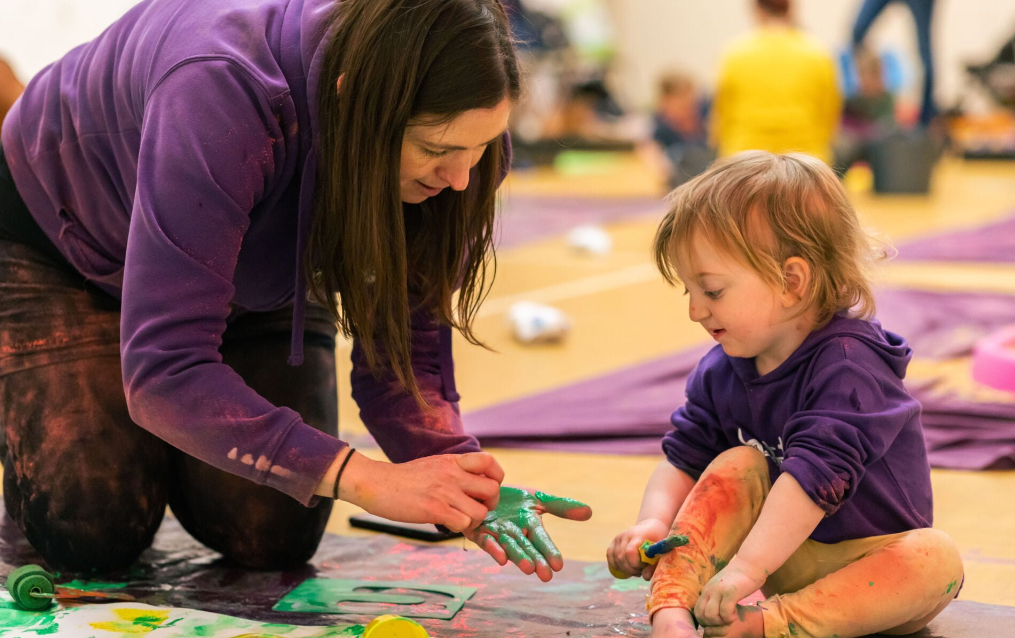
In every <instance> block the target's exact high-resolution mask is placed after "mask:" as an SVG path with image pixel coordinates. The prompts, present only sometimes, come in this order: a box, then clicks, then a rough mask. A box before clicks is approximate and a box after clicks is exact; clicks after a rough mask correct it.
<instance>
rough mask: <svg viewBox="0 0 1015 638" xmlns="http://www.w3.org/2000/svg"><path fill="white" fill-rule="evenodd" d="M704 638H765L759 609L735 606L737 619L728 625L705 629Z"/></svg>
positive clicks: (754, 606)
mask: <svg viewBox="0 0 1015 638" xmlns="http://www.w3.org/2000/svg"><path fill="white" fill-rule="evenodd" d="M705 638H765V622H764V618H763V617H762V615H761V607H758V606H757V605H750V606H744V605H737V619H736V620H734V621H733V622H731V623H730V624H728V625H719V626H716V627H705Z"/></svg>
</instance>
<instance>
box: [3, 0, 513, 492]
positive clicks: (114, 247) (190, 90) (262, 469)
mask: <svg viewBox="0 0 1015 638" xmlns="http://www.w3.org/2000/svg"><path fill="white" fill-rule="evenodd" d="M334 4H335V3H334V0H216V1H215V2H206V1H205V0H144V1H143V2H140V3H139V4H137V5H136V6H134V7H133V8H132V9H130V10H129V11H128V12H127V13H126V14H125V15H124V16H123V17H122V18H121V19H120V20H118V21H117V22H116V23H114V24H113V25H112V26H111V27H109V28H108V29H107V30H106V31H105V32H103V33H102V34H101V35H100V36H99V37H98V38H96V39H95V40H93V41H92V42H89V43H86V44H83V45H81V46H79V47H77V48H75V49H73V50H71V51H70V52H69V53H67V55H65V56H64V57H63V58H62V59H61V60H59V61H57V62H56V63H54V64H52V65H50V66H49V67H47V68H46V69H44V70H43V71H42V72H40V73H39V74H38V75H37V76H36V77H35V78H33V79H32V80H31V82H29V84H28V87H27V88H26V90H25V92H24V95H23V96H22V97H21V99H20V100H19V101H18V103H17V104H16V105H15V106H14V108H13V109H12V110H11V111H10V113H9V114H8V116H7V120H6V121H5V123H4V127H3V147H4V151H5V154H6V157H7V160H8V163H9V165H10V170H11V174H12V176H13V178H14V182H15V184H16V185H17V188H18V192H19V193H20V194H21V196H22V198H23V199H24V201H25V203H26V204H27V207H28V209H29V211H30V212H31V213H32V216H33V218H34V219H35V220H36V222H37V223H38V224H39V226H40V227H41V228H42V230H43V231H44V232H45V233H46V235H47V236H48V237H49V238H50V239H51V240H52V241H53V243H54V244H55V245H56V246H57V248H59V250H60V251H61V253H62V254H64V255H65V256H66V257H67V259H68V261H69V262H70V263H71V264H72V265H73V266H74V267H75V268H76V269H77V270H79V271H80V272H81V273H82V274H83V275H84V276H85V277H87V278H88V279H89V280H91V281H93V282H94V283H95V284H96V285H98V286H100V287H101V288H103V289H104V290H106V291H107V292H109V293H111V294H113V295H115V296H118V297H121V298H122V320H121V326H122V331H121V333H122V334H121V359H122V368H123V381H124V392H125V395H126V398H127V402H128V407H129V409H130V414H131V417H132V418H133V419H134V421H135V422H137V423H138V424H139V425H141V426H142V427H144V428H145V429H147V430H150V431H151V432H153V433H154V434H156V435H157V436H159V437H160V438H162V439H164V440H166V441H167V442H169V443H170V444H172V445H173V446H175V447H177V448H179V449H181V450H183V451H184V452H186V453H188V454H190V455H192V456H195V457H197V458H199V459H201V460H203V461H206V462H208V463H210V464H212V465H214V466H215V467H218V468H220V469H222V470H225V471H228V472H232V473H234V474H237V475H239V476H242V477H244V478H247V479H249V480H252V481H255V482H257V483H259V484H265V485H270V486H272V487H274V488H277V489H279V490H281V491H282V492H285V493H287V494H289V495H291V496H293V497H294V498H296V499H297V500H299V501H300V502H302V503H304V504H313V503H314V502H315V501H316V497H314V496H313V491H314V489H315V487H316V486H317V484H318V483H319V482H320V479H321V477H322V476H323V475H324V473H325V471H326V470H327V468H328V466H329V465H330V464H331V462H332V461H333V460H334V458H335V456H336V455H337V454H338V452H339V451H340V450H341V449H342V448H343V447H344V445H345V444H344V443H343V442H341V441H339V440H337V439H335V438H334V437H331V436H327V435H325V434H322V433H321V432H319V431H317V430H315V429H314V428H312V427H310V426H309V425H307V424H306V423H304V422H303V421H302V420H301V418H300V415H299V414H297V413H296V412H295V411H293V410H290V409H288V408H281V407H278V406H275V405H272V404H271V403H270V402H268V401H266V400H265V399H264V398H263V397H261V396H259V395H258V394H257V393H256V392H254V391H253V390H251V389H250V388H249V387H247V386H246V385H245V384H244V382H243V380H242V379H241V378H240V377H239V375H237V374H236V373H235V372H234V371H233V370H232V369H230V368H229V366H227V365H225V364H223V363H222V358H221V355H220V354H219V352H218V348H219V345H220V343H221V337H222V333H223V330H224V329H225V325H226V323H225V321H226V317H227V316H228V315H229V313H230V311H231V309H232V308H233V307H239V308H242V309H246V310H252V311H265V310H273V309H276V308H279V307H281V306H283V305H285V304H287V303H289V302H294V311H293V318H294V326H293V335H292V338H293V347H292V356H291V358H290V361H291V362H292V363H294V364H298V363H299V362H300V361H301V360H302V336H303V325H302V322H303V320H304V305H305V303H306V295H305V293H304V290H305V289H304V287H303V278H302V276H301V275H300V270H299V268H298V264H299V261H300V254H299V253H300V248H302V247H303V246H304V245H305V243H306V236H307V233H308V232H309V228H310V224H311V217H312V211H311V204H312V199H313V197H312V195H313V192H314V187H315V184H314V180H315V173H314V168H313V167H314V166H315V165H316V151H315V149H314V132H315V130H316V129H317V126H316V118H317V115H316V103H317V97H316V88H317V83H318V80H319V75H320V70H321V66H322V62H323V53H324V49H325V48H326V47H325V44H326V42H327V33H326V31H327V29H328V17H329V16H330V14H331V11H332V9H333V7H334ZM506 141H507V142H509V140H506ZM506 151H507V154H508V156H510V146H509V144H508V146H507V148H506ZM505 170H506V168H505ZM413 327H414V332H413V337H412V348H413V352H414V353H415V356H414V359H413V367H414V370H415V372H416V374H417V378H418V379H419V382H420V385H421V386H422V390H423V392H424V395H425V396H426V397H427V398H428V400H430V401H431V404H432V405H434V407H435V408H436V412H435V413H434V414H426V413H425V412H424V411H423V410H422V409H421V408H420V407H419V406H418V405H416V403H415V401H413V400H412V398H411V397H409V396H408V395H406V394H405V393H404V392H399V391H398V388H397V386H396V385H395V380H394V377H393V375H380V377H375V376H374V375H371V374H369V373H367V372H364V368H365V362H364V361H363V357H362V354H361V353H362V350H361V349H356V351H355V353H354V356H353V367H354V373H353V377H354V381H353V384H354V387H355V392H356V396H357V398H358V400H359V401H360V408H361V410H362V415H363V419H364V421H365V422H366V423H367V425H368V427H370V428H371V431H372V432H373V433H374V434H375V436H376V437H377V439H378V441H379V442H380V443H381V445H382V447H384V449H385V450H386V451H388V453H389V455H391V456H392V457H397V458H401V459H407V458H414V457H417V456H421V455H424V454H427V453H435V452H451V451H454V452H461V451H469V450H476V449H478V444H477V443H476V442H475V440H474V439H472V438H471V437H470V436H468V435H465V434H463V432H462V427H461V421H460V419H459V417H458V407H457V404H455V403H454V402H452V401H450V400H447V399H446V398H445V394H446V388H445V387H444V386H445V385H446V384H445V383H444V381H445V380H446V379H447V378H448V374H445V373H442V371H441V361H442V359H443V360H445V361H447V360H449V359H450V354H448V353H446V352H443V351H442V349H443V350H447V349H448V348H450V341H449V340H447V339H443V340H442V339H440V336H439V330H438V329H437V327H436V325H435V323H434V322H433V321H426V320H423V319H420V320H416V321H414V326H413ZM279 363H280V364H281V362H279ZM448 396H450V394H449V395H448ZM435 415H440V418H438V417H437V416H435ZM393 425H398V427H393Z"/></svg>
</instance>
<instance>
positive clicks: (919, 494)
mask: <svg viewBox="0 0 1015 638" xmlns="http://www.w3.org/2000/svg"><path fill="white" fill-rule="evenodd" d="M911 357H912V350H911V349H910V348H909V346H908V345H907V344H906V341H905V340H904V339H903V338H902V337H900V336H898V335H896V334H893V333H891V332H888V331H887V330H884V329H882V327H881V324H880V323H878V322H877V321H876V320H875V321H863V320H860V319H851V318H848V317H845V316H842V315H837V316H835V317H834V318H833V319H832V321H831V322H830V323H829V324H828V325H826V326H824V327H823V328H821V329H819V330H816V331H814V332H812V333H811V334H810V335H808V336H807V338H806V339H805V340H804V342H803V343H802V344H801V345H800V347H799V348H797V349H796V351H795V352H793V354H792V355H790V357H789V358H788V359H786V361H784V362H782V364H781V365H779V367H777V368H776V369H775V370H772V371H771V372H769V373H768V374H766V375H763V376H761V375H759V374H758V372H757V368H756V367H755V363H754V359H743V358H739V357H730V356H728V355H727V354H726V353H725V352H723V349H722V346H716V347H715V348H713V349H712V350H710V351H709V352H708V354H706V355H705V356H704V357H702V359H701V361H700V362H699V363H698V367H697V368H696V369H695V370H694V372H693V373H692V374H691V377H690V378H689V379H688V382H687V402H686V403H685V404H684V405H683V406H682V407H681V408H680V409H678V410H677V411H676V412H674V413H673V416H672V417H671V421H672V423H673V430H671V431H670V432H668V433H667V434H666V436H665V437H664V438H663V451H664V452H665V453H666V458H667V459H669V461H670V463H672V464H673V465H674V466H675V467H677V468H679V469H681V470H683V471H685V472H687V473H688V474H690V475H691V476H693V477H695V478H697V477H698V476H700V475H701V473H702V472H703V471H704V470H705V468H706V467H707V466H708V464H709V463H711V462H712V460H713V459H715V457H716V456H718V455H719V454H720V453H722V452H724V451H726V450H729V449H731V448H733V447H736V446H738V445H750V446H751V447H754V448H757V449H758V450H760V451H761V452H762V453H764V455H765V457H766V458H767V460H768V466H769V473H770V476H771V479H772V481H773V482H774V481H775V480H776V479H777V478H778V476H779V475H780V474H781V473H783V472H788V473H790V474H791V475H792V476H793V478H795V479H796V480H797V482H799V483H800V485H801V487H803V489H804V491H805V492H806V493H807V494H808V495H809V496H810V497H811V499H812V500H813V501H814V502H815V503H817V504H818V505H819V506H820V507H821V508H822V509H823V510H824V511H825V512H826V516H825V518H824V519H823V520H822V521H821V523H819V524H818V527H817V528H816V529H815V530H814V533H813V534H811V539H813V540H815V541H818V542H821V543H837V542H840V541H844V540H850V539H856V538H865V537H869V536H880V535H883V534H894V533H897V532H904V531H907V530H911V529H918V528H922V527H930V526H931V522H932V517H933V507H932V497H931V485H930V465H929V464H928V463H927V448H926V444H925V442H924V438H923V426H922V425H921V423H920V404H919V402H918V401H917V400H916V399H914V398H913V397H911V396H910V395H909V393H908V392H907V391H906V389H905V387H904V386H903V383H902V379H903V378H904V377H905V375H906V366H907V365H908V364H909V360H910V358H911Z"/></svg>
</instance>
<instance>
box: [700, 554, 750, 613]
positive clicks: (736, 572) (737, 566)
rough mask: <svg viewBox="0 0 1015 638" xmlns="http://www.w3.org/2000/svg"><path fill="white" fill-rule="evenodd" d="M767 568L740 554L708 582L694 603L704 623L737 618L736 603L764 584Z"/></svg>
mask: <svg viewBox="0 0 1015 638" xmlns="http://www.w3.org/2000/svg"><path fill="white" fill-rule="evenodd" d="M766 579H767V575H766V574H765V573H764V570H761V569H758V568H757V567H755V566H753V565H751V564H749V563H747V562H746V561H744V560H742V559H740V558H739V557H737V556H734V557H733V560H731V561H730V564H729V565H727V566H726V567H725V568H724V569H722V570H721V571H720V572H719V573H718V574H716V575H715V576H713V577H712V579H711V580H710V581H708V582H707V583H705V588H704V589H702V590H701V596H699V597H698V602H697V603H696V604H695V605H694V617H695V618H696V619H697V620H698V623H700V624H701V625H703V626H717V625H728V624H729V623H731V622H733V621H734V620H736V619H737V603H738V602H740V601H741V600H743V599H744V597H746V596H748V595H750V594H753V593H754V592H756V591H758V588H759V587H761V586H762V585H763V584H765V580H766Z"/></svg>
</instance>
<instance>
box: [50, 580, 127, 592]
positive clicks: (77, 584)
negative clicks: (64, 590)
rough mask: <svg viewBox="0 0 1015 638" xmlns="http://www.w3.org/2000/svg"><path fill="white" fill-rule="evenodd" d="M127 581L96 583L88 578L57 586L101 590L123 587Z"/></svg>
mask: <svg viewBox="0 0 1015 638" xmlns="http://www.w3.org/2000/svg"><path fill="white" fill-rule="evenodd" d="M128 584H129V583H97V582H93V581H89V580H72V581H70V582H69V583H60V584H58V585H57V587H69V588H70V589H81V590H84V591H101V590H103V589H123V588H124V587H126V586H127V585H128Z"/></svg>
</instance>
